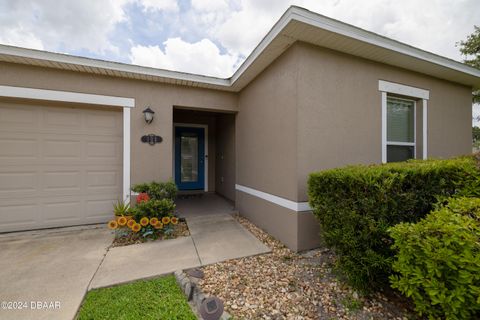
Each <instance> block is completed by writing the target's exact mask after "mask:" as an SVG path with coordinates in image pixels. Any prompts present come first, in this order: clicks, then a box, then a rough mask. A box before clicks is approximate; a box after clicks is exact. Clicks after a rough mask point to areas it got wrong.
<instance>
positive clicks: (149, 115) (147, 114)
mask: <svg viewBox="0 0 480 320" xmlns="http://www.w3.org/2000/svg"><path fill="white" fill-rule="evenodd" d="M142 112H143V116H144V117H145V122H146V123H147V124H150V123H152V121H153V115H154V114H155V111H153V110H152V109H150V107H147V108H146V109H145V110H143V111H142Z"/></svg>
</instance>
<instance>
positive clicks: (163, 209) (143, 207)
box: [132, 199, 175, 220]
mask: <svg viewBox="0 0 480 320" xmlns="http://www.w3.org/2000/svg"><path fill="white" fill-rule="evenodd" d="M174 210H175V203H174V202H173V201H172V200H170V199H162V200H150V201H141V202H139V203H138V204H137V205H136V206H135V208H133V209H132V215H133V216H134V217H135V218H136V219H138V220H140V219H141V218H143V217H147V218H153V217H155V218H158V219H161V218H163V217H166V216H172V215H173V213H174Z"/></svg>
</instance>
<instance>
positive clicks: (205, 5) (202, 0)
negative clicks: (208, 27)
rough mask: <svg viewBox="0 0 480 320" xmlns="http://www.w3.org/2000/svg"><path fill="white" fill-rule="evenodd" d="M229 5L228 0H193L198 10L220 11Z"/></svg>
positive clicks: (194, 7)
mask: <svg viewBox="0 0 480 320" xmlns="http://www.w3.org/2000/svg"><path fill="white" fill-rule="evenodd" d="M228 7H229V6H228V3H227V1H226V0H192V8H193V9H194V10H197V11H209V12H211V11H219V10H225V9H228Z"/></svg>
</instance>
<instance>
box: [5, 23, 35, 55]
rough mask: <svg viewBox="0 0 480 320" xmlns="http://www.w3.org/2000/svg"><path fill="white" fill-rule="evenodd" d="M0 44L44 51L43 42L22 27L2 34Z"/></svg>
mask: <svg viewBox="0 0 480 320" xmlns="http://www.w3.org/2000/svg"><path fill="white" fill-rule="evenodd" d="M0 43H3V44H8V45H12V46H19V47H25V48H32V49H37V50H43V49H44V47H43V43H42V40H40V39H39V38H37V37H36V36H35V34H33V33H32V32H31V31H29V30H25V29H23V28H22V27H15V28H10V29H5V30H4V31H3V32H2V33H1V34H0Z"/></svg>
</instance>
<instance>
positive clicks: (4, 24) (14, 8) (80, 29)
mask: <svg viewBox="0 0 480 320" xmlns="http://www.w3.org/2000/svg"><path fill="white" fill-rule="evenodd" d="M124 3H125V2H124V1H116V0H105V1H98V0H82V1H57V0H42V1H28V0H16V1H8V0H3V1H2V0H0V30H1V31H0V42H2V43H7V44H11V45H17V46H26V47H30V48H37V49H42V48H46V49H47V50H55V51H57V50H61V51H70V50H78V49H87V50H89V51H91V52H95V53H105V52H107V51H108V52H116V51H117V50H118V49H117V47H116V46H115V45H113V44H112V43H110V42H109V40H108V35H109V34H110V32H112V31H113V29H114V27H115V24H117V23H118V22H121V21H123V20H124V19H125V18H126V16H125V14H124V11H123V9H122V6H123V4H124Z"/></svg>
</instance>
